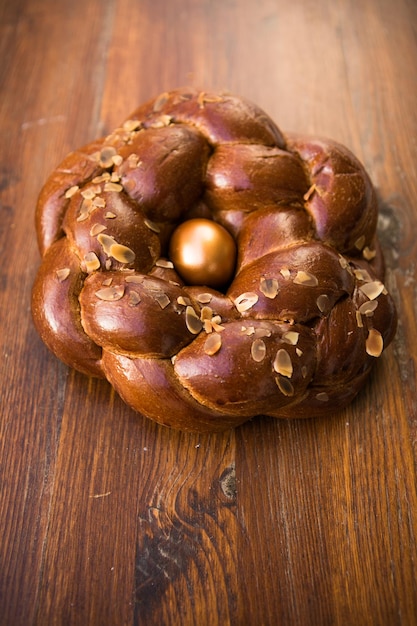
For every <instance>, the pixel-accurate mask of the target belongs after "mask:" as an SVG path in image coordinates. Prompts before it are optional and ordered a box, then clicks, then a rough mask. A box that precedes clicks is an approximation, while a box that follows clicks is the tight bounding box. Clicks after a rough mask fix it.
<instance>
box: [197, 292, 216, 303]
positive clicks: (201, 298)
mask: <svg viewBox="0 0 417 626" xmlns="http://www.w3.org/2000/svg"><path fill="white" fill-rule="evenodd" d="M212 299H213V296H212V294H211V293H199V294H198V296H197V297H196V300H197V302H199V303H200V304H209V302H211V301H212Z"/></svg>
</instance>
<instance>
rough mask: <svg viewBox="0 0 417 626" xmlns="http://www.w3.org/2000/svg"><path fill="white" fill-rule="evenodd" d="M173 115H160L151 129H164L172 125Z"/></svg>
mask: <svg viewBox="0 0 417 626" xmlns="http://www.w3.org/2000/svg"><path fill="white" fill-rule="evenodd" d="M171 121H172V117H171V115H160V116H159V117H158V118H157V119H156V120H155V121H154V122H153V123H152V124H151V128H163V127H164V126H169V125H170V124H171Z"/></svg>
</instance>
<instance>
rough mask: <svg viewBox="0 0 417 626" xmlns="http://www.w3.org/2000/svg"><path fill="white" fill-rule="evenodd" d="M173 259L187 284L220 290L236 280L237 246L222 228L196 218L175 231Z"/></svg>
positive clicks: (170, 253)
mask: <svg viewBox="0 0 417 626" xmlns="http://www.w3.org/2000/svg"><path fill="white" fill-rule="evenodd" d="M169 256H170V259H171V261H172V263H173V264H174V267H175V269H176V271H177V272H178V274H179V275H180V276H181V278H182V279H183V280H184V281H185V282H186V283H187V284H189V285H202V286H203V285H205V286H207V287H213V288H214V289H220V288H222V287H225V286H226V285H227V284H228V283H229V282H230V281H231V279H232V277H233V274H234V270H235V265H236V243H235V240H234V239H233V237H232V235H231V234H230V233H229V232H228V231H227V230H226V229H225V228H223V226H221V225H220V224H217V223H216V222H213V221H212V220H207V219H204V218H196V219H191V220H187V221H186V222H183V223H182V224H180V225H179V226H178V227H177V228H176V229H175V231H174V232H173V234H172V236H171V241H170V246H169Z"/></svg>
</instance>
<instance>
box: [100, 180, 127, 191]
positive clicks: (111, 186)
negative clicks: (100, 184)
mask: <svg viewBox="0 0 417 626" xmlns="http://www.w3.org/2000/svg"><path fill="white" fill-rule="evenodd" d="M122 189H123V185H120V183H113V182H111V181H110V182H108V183H105V184H104V191H115V192H116V193H119V192H120V191H122Z"/></svg>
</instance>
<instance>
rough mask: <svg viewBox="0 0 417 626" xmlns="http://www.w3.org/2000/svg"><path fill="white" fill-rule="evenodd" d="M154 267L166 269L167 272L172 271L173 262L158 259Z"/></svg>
mask: <svg viewBox="0 0 417 626" xmlns="http://www.w3.org/2000/svg"><path fill="white" fill-rule="evenodd" d="M155 265H156V266H157V267H163V268H164V269H167V270H172V269H174V264H173V262H172V261H168V260H167V259H158V260H157V261H156V262H155Z"/></svg>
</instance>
